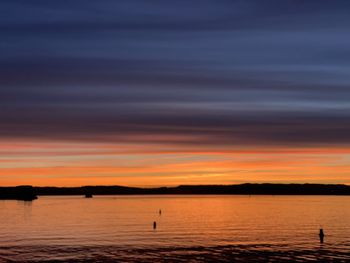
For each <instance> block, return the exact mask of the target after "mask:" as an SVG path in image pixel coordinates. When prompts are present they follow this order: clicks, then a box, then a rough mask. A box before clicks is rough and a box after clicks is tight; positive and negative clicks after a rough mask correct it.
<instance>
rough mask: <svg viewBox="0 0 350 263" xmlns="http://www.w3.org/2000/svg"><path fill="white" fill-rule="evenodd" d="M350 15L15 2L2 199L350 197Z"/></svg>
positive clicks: (0, 26) (2, 124) (5, 51)
mask: <svg viewBox="0 0 350 263" xmlns="http://www.w3.org/2000/svg"><path fill="white" fill-rule="evenodd" d="M349 8H350V3H348V1H345V0H344V1H340V0H337V1H332V2H330V1H288V0H286V1H277V0H276V1H272V0H269V1H258V0H254V1H253V0H245V1H243V0H242V1H208V0H204V1H203V0H202V1H194V0H191V1H181V0H180V1H134V0H132V1H82V0H71V1H55V2H53V1H35V0H34V1H19V0H11V1H10V0H9V1H5V0H4V1H1V3H0V9H1V10H2V16H1V17H0V32H1V38H0V105H1V111H0V141H1V142H2V144H3V148H2V150H1V151H0V168H1V172H0V173H1V174H0V176H1V177H0V183H2V182H3V183H2V184H14V183H20V182H25V183H34V184H56V183H57V184H62V185H64V184H65V182H66V183H67V184H89V183H96V184H103V183H123V184H132V185H159V184H175V183H181V182H182V181H183V182H184V183H186V182H188V183H208V182H210V183H215V182H217V183H234V182H244V181H286V182H287V181H293V182H294V181H319V182H342V183H348V182H349V181H350V180H349V179H350V178H349V176H350V174H349V166H350V165H349V148H350V147H349V144H350V136H349V134H350V122H349V119H350V118H349V117H350V104H349V100H350V88H349V84H350V74H349V73H350V61H349V59H347V58H348V57H349V56H350V48H349V47H350V34H349V33H350V32H349V26H348V25H349V24H350V17H349V15H348V10H349ZM11 145H12V146H11ZM13 145H17V146H16V147H14V146H13ZM28 145H31V146H30V149H36V150H35V151H34V152H33V151H32V150H31V151H30V152H27V153H25V154H23V151H24V150H25V149H27V147H28ZM59 145H61V146H59ZM76 145H78V146H76ZM73 146H74V149H76V151H77V152H76V151H74V152H73V153H72V147H73ZM46 147H49V148H50V149H51V151H50V154H49V155H48V156H47V155H46V154H47V153H46V151H45V149H46ZM62 147H63V149H62ZM4 149H6V150H4ZM92 149H93V150H92ZM111 149H113V150H111ZM117 149H119V150H117ZM121 149H122V150H121ZM91 151H93V152H94V154H91V155H89V154H88V153H89V152H91ZM269 151H272V152H275V153H274V154H272V155H271V153H269ZM291 151H292V152H294V153H293V154H292V155H291V153H290V152H291ZM244 152H245V153H244ZM247 152H250V153H249V154H247ZM276 152H277V153H276ZM295 152H297V153H295ZM233 153H234V154H233ZM87 156H89V158H87ZM121 156H123V158H122V161H120V160H121V159H120V158H121ZM278 156H279V157H278ZM277 157H278V159H276V158H277ZM150 158H151V159H152V160H154V162H155V164H154V165H151V166H150V165H149V163H148V160H149V159H150ZM167 158H170V159H171V160H172V162H171V164H169V163H168V162H167V161H166V160H168V159H167ZM280 158H282V159H283V160H281V159H280ZM237 159H239V160H237ZM252 159H253V160H254V162H249V160H252ZM311 159H312V165H311V163H310V162H308V160H311ZM16 160H20V161H16ZM145 162H146V164H147V165H146V164H145ZM246 162H249V164H250V166H249V168H248V166H247V165H246ZM261 162H263V163H265V164H266V162H268V163H269V168H268V169H265V170H264V171H265V172H264V173H262V172H259V171H260V170H261V169H260V168H262V167H261ZM305 162H307V164H308V165H306V166H307V167H308V168H306V167H305ZM125 163H127V164H128V165H126V166H133V168H130V167H129V168H128V169H126V168H125V167H124V166H125ZM253 164H255V166H254V165H253ZM281 165H282V166H281ZM310 165H311V166H310ZM73 166H74V167H75V168H74V169H73V168H72V167H73ZM160 166H161V168H160ZM165 166H166V168H164V167H165ZM253 166H254V168H252V167H253ZM263 166H264V165H263ZM323 166H327V167H336V168H334V169H333V170H332V169H331V168H329V169H328V170H327V169H323V168H324V167H323ZM78 167H79V168H78ZM264 167H265V166H264ZM296 167H299V168H298V169H297V170H295V169H296ZM311 167H312V169H313V172H311V170H310V169H311ZM40 169H41V170H40ZM222 169H224V170H225V172H223V171H222ZM242 174H244V176H243V175H242ZM39 175H40V176H39ZM106 175H108V176H107V177H108V178H109V179H108V178H107V179H106ZM37 176H39V177H37ZM176 176H177V177H178V178H177V179H174V177H176ZM121 177H123V178H124V179H120V178H121ZM40 178H41V179H40ZM50 178H51V179H52V178H54V179H52V180H51V179H50ZM64 178H66V179H64ZM67 178H73V179H74V178H75V179H74V180H75V181H74V180H73V179H71V180H72V182H68V181H69V180H68V179H67ZM77 178H80V179H77ZM110 178H112V179H110ZM118 178H119V179H118ZM135 178H137V179H135ZM191 178H192V179H193V178H195V179H193V180H192V179H191ZM55 180H56V181H55ZM60 180H61V181H60ZM65 180H66V181H65ZM67 180H68V181H67ZM73 181H74V182H73Z"/></svg>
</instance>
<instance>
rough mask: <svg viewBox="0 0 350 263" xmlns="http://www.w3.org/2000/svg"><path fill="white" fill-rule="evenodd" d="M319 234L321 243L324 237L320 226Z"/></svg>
mask: <svg viewBox="0 0 350 263" xmlns="http://www.w3.org/2000/svg"><path fill="white" fill-rule="evenodd" d="M319 236H320V243H321V244H322V243H323V239H324V233H323V229H322V228H320V234H319Z"/></svg>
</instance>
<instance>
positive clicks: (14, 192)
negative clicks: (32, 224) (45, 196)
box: [0, 185, 38, 201]
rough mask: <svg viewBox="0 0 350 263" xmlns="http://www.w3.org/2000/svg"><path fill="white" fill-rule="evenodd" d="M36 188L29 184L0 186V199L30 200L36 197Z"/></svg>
mask: <svg viewBox="0 0 350 263" xmlns="http://www.w3.org/2000/svg"><path fill="white" fill-rule="evenodd" d="M36 192H37V189H36V188H34V187H32V186H29V185H23V186H16V187H0V199H9V200H23V201H32V200H34V199H37V198H38V197H37V196H36Z"/></svg>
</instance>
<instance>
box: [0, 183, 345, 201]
mask: <svg viewBox="0 0 350 263" xmlns="http://www.w3.org/2000/svg"><path fill="white" fill-rule="evenodd" d="M172 194H175V195H189V194H194V195H350V186H348V185H342V184H269V183H265V184H250V183H247V184H239V185H180V186H176V187H158V188H140V187H126V186H82V187H32V186H17V187H0V199H17V200H34V199H36V198H37V196H45V195H82V196H84V195H86V196H93V195H172Z"/></svg>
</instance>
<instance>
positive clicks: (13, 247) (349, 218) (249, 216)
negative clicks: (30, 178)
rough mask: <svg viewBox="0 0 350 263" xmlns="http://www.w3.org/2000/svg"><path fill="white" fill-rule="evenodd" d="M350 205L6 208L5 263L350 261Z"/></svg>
mask: <svg viewBox="0 0 350 263" xmlns="http://www.w3.org/2000/svg"><path fill="white" fill-rule="evenodd" d="M349 202H350V197H347V196H237V195H235V196H210V195H206V196H191V195H188V196H95V197H94V198H92V199H86V198H83V197H81V196H54V197H43V196H41V197H39V199H38V200H35V201H33V202H22V201H0V222H1V224H0V236H1V239H0V262H1V261H4V262H13V261H17V262H38V261H42V262H45V261H57V262H66V261H81V262H88V261H91V262H109V261H110V262H113V261H130V262H140V261H141V262H142V261H143V262H155V261H167V262H169V261H177V262H189V261H190V262H202V261H216V262H220V261H221V262H231V261H237V262H261V261H264V260H269V261H270V262H281V261H287V260H293V261H300V262H304V261H310V262H311V261H313V262H315V261H325V262H327V261H332V262H350V209H349V208H350V207H349V204H350V203H349ZM159 209H161V210H162V214H161V215H160V214H159ZM153 221H156V222H157V229H156V230H153ZM320 227H322V228H324V230H325V234H326V237H325V243H324V244H322V245H321V244H319V240H318V231H319V228H320Z"/></svg>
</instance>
